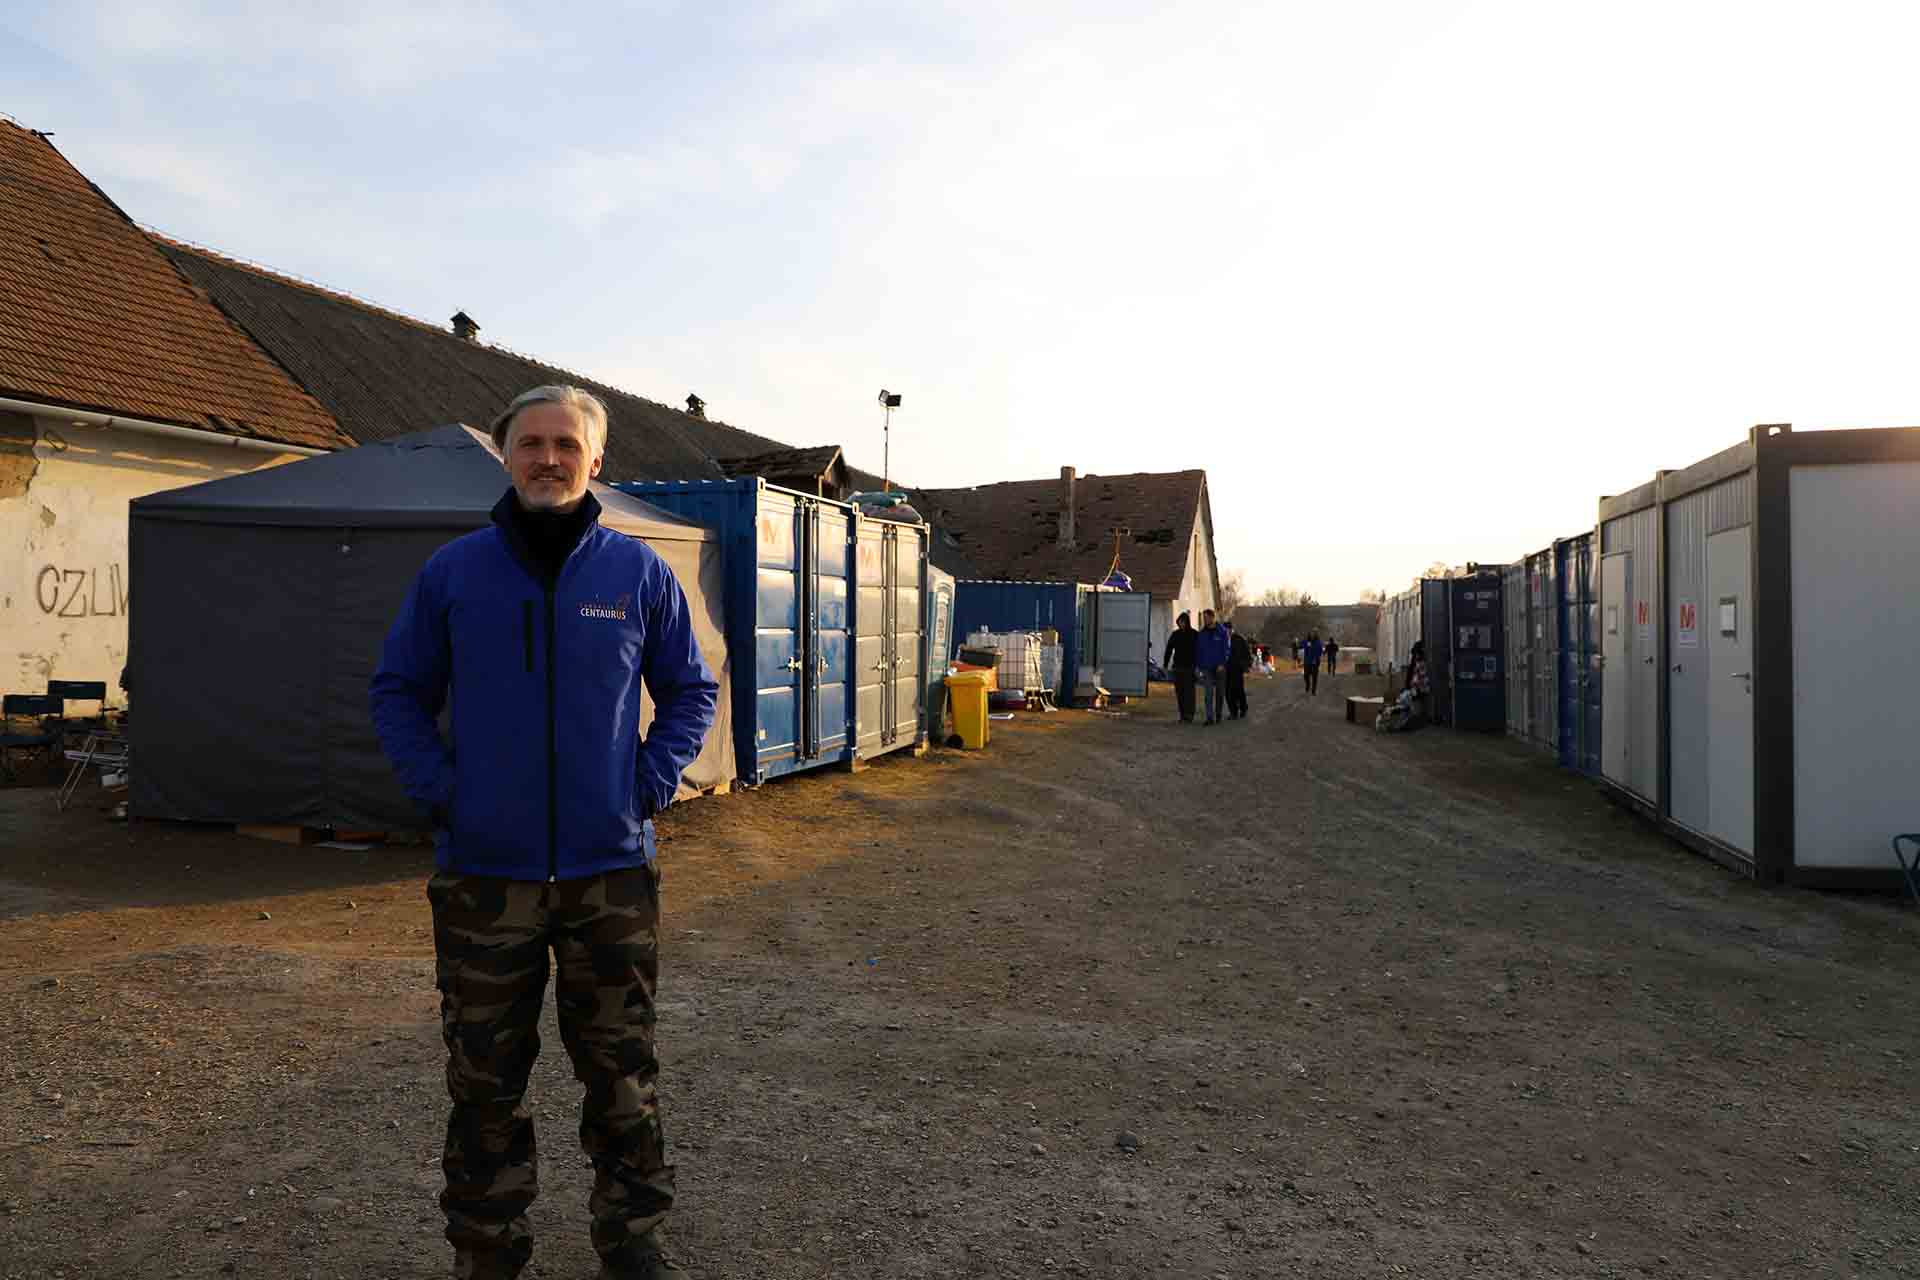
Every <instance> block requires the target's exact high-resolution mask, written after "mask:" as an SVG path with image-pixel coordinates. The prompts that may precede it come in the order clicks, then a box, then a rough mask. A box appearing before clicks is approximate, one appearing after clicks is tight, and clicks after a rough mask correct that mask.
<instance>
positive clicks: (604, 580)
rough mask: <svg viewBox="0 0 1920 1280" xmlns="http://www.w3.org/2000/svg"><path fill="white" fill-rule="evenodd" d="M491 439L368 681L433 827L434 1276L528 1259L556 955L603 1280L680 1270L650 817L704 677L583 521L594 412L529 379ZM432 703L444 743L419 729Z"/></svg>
mask: <svg viewBox="0 0 1920 1280" xmlns="http://www.w3.org/2000/svg"><path fill="white" fill-rule="evenodd" d="M493 440H494V443H495V445H496V446H498V447H499V449H500V451H501V453H502V455H503V456H504V457H505V459H506V464H507V470H508V472H509V475H510V477H511V481H512V485H511V488H509V489H508V490H507V492H506V493H505V495H503V496H502V497H501V499H500V501H499V502H498V503H497V504H496V505H495V506H494V508H493V523H492V524H491V525H490V526H489V527H487V528H485V529H482V530H480V531H479V532H476V533H470V534H467V535H466V536H465V537H461V538H456V539H455V540H454V541H452V542H450V543H448V544H447V545H446V546H444V547H442V548H441V549H440V550H439V551H437V552H435V553H434V555H433V557H432V558H431V559H430V560H428V561H427V564H426V567H425V568H424V569H422V570H421V571H420V575H419V577H417V578H416V579H415V580H414V583H413V587H412V589H411V591H409V592H408V594H407V598H406V600H405V602H404V603H403V604H402V605H401V607H400V612H399V616H398V617H396V618H395V619H394V622H393V627H392V629H391V630H390V631H389V632H388V633H387V639H386V645H385V647H384V649H383V650H382V652H381V656H380V663H379V667H378V669H377V670H376V671H375V673H374V676H373V680H372V685H371V700H372V708H373V722H374V727H375V729H376V730H377V731H378V733H379V735H380V741H381V745H382V746H383V747H384V748H385V750H386V753H387V756H388V758H389V759H390V760H391V761H392V763H393V768H394V772H395V773H396V774H397V775H398V776H399V779H400V782H401V785H402V786H403V787H404V788H405V790H406V791H407V793H408V794H409V795H410V796H411V797H412V798H413V800H414V802H415V803H416V804H418V805H419V806H420V808H421V809H422V811H423V812H426V813H428V814H430V815H431V818H430V820H431V822H432V826H433V829H434V867H435V871H434V875H433V878H432V879H431V880H429V881H428V882H427V898H428V901H429V902H430V904H431V905H432V908H433V943H434V967H435V974H436V978H435V985H436V986H437V987H438V988H439V991H440V1022H441V1031H442V1033H443V1036H444V1038H445V1040H446V1046H447V1092H448V1094H449V1095H450V1097H451V1099H452V1103H453V1106H452V1111H451V1113H450V1115H449V1116H448V1118H447V1137H446V1150H445V1154H444V1157H443V1159H442V1161H441V1167H442V1169H443V1171H444V1172H445V1175H446V1187H445V1190H444V1191H442V1192H441V1195H440V1207H441V1209H442V1210H443V1211H444V1213H445V1214H446V1219H447V1229H446V1235H447V1240H448V1242H449V1243H450V1244H452V1246H453V1252H454V1271H453V1273H454V1275H455V1276H456V1277H457V1278H458V1280H510V1278H511V1277H513V1276H516V1275H518V1274H519V1273H520V1271H521V1269H522V1268H524V1267H525V1266H526V1265H527V1261H528V1259H529V1258H530V1257H531V1256H532V1254H533V1233H532V1230H531V1228H530V1227H529V1225H528V1221H527V1208H528V1206H529V1205H531V1204H532V1202H533V1199H534V1196H535V1194H536V1192H537V1190H538V1185H539V1178H538V1168H537V1163H536V1156H535V1143H534V1131H533V1119H532V1115H531V1113H530V1112H529V1111H528V1109H527V1105H526V1101H525V1095H526V1090H527V1076H528V1073H529V1072H530V1071H531V1070H532V1068H533V1062H534V1059H535V1057H536V1056H538V1054H539V1052H540V1036H539V1030H538V1027H539V1021H540V1006H541V1002H542V1000H543V999H544V998H545V995H546V987H547V975H548V967H549V964H548V962H549V952H551V958H552V960H553V962H554V964H555V966H556V967H557V968H558V972H559V976H558V980H557V982H556V984H555V1005H556V1009H557V1013H558V1020H559V1024H560V1037H561V1040H562V1041H563V1042H564V1044H565V1045H566V1050H567V1054H568V1056H569V1057H571V1058H572V1060H573V1070H574V1075H575V1077H576V1078H577V1079H578V1080H580V1082H581V1083H582V1084H583V1085H584V1086H585V1097H584V1099H583V1101H582V1104H581V1109H580V1142H581V1145H582V1146H583V1147H584V1148H585V1149H586V1153H587V1156H588V1158H589V1159H590V1160H591V1162H592V1164H593V1168H594V1186H593V1195H592V1198H591V1200H590V1201H589V1202H588V1207H589V1210H590V1212H591V1214H592V1218H593V1225H592V1232H591V1234H592V1240H593V1246H594V1249H595V1251H596V1252H597V1253H598V1254H599V1256H600V1276H601V1277H602V1280H643V1278H649V1280H651V1278H657V1277H661V1276H670V1275H684V1274H686V1273H685V1272H684V1271H683V1270H682V1269H681V1268H679V1267H678V1266H676V1265H674V1264H673V1263H672V1262H671V1261H670V1260H669V1259H668V1258H667V1256H666V1253H665V1250H664V1247H663V1244H662V1241H661V1239H660V1235H659V1227H660V1224H661V1222H662V1221H663V1220H664V1219H665V1218H666V1216H667V1212H668V1210H669V1209H671V1208H672V1206H673V1196H674V1169H673V1166H672V1165H671V1164H668V1163H667V1160H666V1142H665V1138H664V1136H663V1134H662V1130H661V1126H660V1107H659V1099H658V1095H657V1093H656V1089H655V1080H656V1077H657V1076H658V1075H659V1063H658V1061H657V1059H656V1058H655V1055H654V1041H653V1026H654V994H655V985H656V982H657V981H658V977H659V952H658V945H659V917H660V878H659V874H658V871H657V869H656V863H655V860H654V833H653V818H654V815H655V814H657V813H659V812H660V811H661V810H663V809H665V808H666V807H667V805H669V804H670V803H672V801H673V795H674V791H675V789H676V788H677V787H678V785H679V782H680V774H681V772H682V771H683V770H684V769H685V768H686V767H687V765H688V764H690V763H691V762H692V761H693V759H694V757H695V756H696V755H698V754H699V751H700V746H701V743H702V741H703V740H704V739H705V737H706V733H707V729H708V727H709V726H710V725H711V724H712V723H713V717H714V706H715V702H716V699H717V696H718V692H719V686H718V685H717V684H716V683H715V681H714V678H713V675H712V673H711V672H709V671H708V669H707V666H706V663H705V662H704V661H702V659H701V656H700V650H699V648H698V645H697V643H696V641H695V638H694V633H693V624H692V619H691V617H690V615H689V612H688V609H687V600H686V596H685V595H684V593H683V592H682V591H681V589H680V584H679V583H678V582H677V581H675V580H674V577H673V574H672V572H671V571H670V570H669V569H668V568H667V566H666V564H665V562H663V561H662V560H661V559H660V558H659V556H657V555H655V554H654V552H653V551H652V549H651V548H649V547H648V546H646V544H644V543H642V542H640V541H639V540H638V539H635V538H629V537H627V536H626V535H624V534H620V533H616V532H614V531H613V530H611V529H606V528H602V527H601V526H600V525H599V523H598V516H599V512H600V504H599V502H598V501H597V500H596V499H595V498H594V496H593V494H591V493H590V492H588V482H589V481H590V480H591V479H592V478H593V477H594V476H595V475H597V474H598V473H599V471H600V466H601V460H602V457H603V456H604V453H605V450H606V442H607V411H606V406H605V405H603V404H602V403H601V402H600V401H599V400H598V399H596V398H595V397H594V396H592V395H589V394H588V393H586V392H584V391H581V390H579V389H578V388H576V387H564V386H546V387H535V388H534V389H533V390H531V391H528V392H526V393H525V394H523V395H521V396H519V397H517V398H516V399H515V400H514V401H513V402H512V403H511V404H509V405H508V406H507V407H506V409H505V410H504V411H503V412H502V413H501V414H500V416H499V417H498V418H497V419H495V421H494V424H493ZM643 685H644V686H645V689H646V691H647V693H648V694H649V695H651V697H652V699H653V705H654V718H653V723H652V724H651V725H650V726H649V728H648V730H647V734H646V737H645V738H644V739H643V738H642V737H641V736H640V693H641V688H642V686H643ZM449 702H451V704H452V716H451V741H449V740H448V739H446V738H443V737H442V736H441V735H440V732H439V729H438V726H437V720H438V717H439V715H440V713H441V710H442V708H443V707H444V706H446V705H447V704H448V703H449Z"/></svg>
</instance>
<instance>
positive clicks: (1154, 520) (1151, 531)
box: [912, 467, 1220, 656]
mask: <svg viewBox="0 0 1920 1280" xmlns="http://www.w3.org/2000/svg"><path fill="white" fill-rule="evenodd" d="M912 493H913V499H914V503H915V505H916V506H918V507H919V509H920V512H921V514H922V515H924V516H925V517H926V518H927V519H928V520H929V521H931V522H932V523H934V524H935V525H936V526H938V527H939V528H940V529H942V530H943V531H944V533H945V535H946V536H947V537H949V538H951V540H952V543H953V545H954V547H955V548H956V549H957V551H958V554H959V557H960V558H961V559H962V560H964V562H965V569H964V570H963V571H962V572H963V573H964V574H965V576H969V577H977V578H996V579H1006V580H1011V581H1017V582H1090V583H1099V582H1104V581H1105V580H1106V578H1107V575H1108V573H1109V572H1110V571H1111V570H1112V569H1113V568H1115V567H1118V568H1119V569H1120V570H1121V571H1122V572H1124V573H1126V574H1127V575H1128V577H1130V578H1131V579H1132V581H1133V586H1134V589H1135V590H1140V591H1146V592H1149V593H1151V595H1152V596H1153V636H1154V646H1155V648H1156V649H1158V648H1159V647H1160V646H1161V645H1162V644H1163V643H1164V642H1165V637H1166V633H1167V631H1168V630H1169V629H1170V628H1171V626H1172V621H1173V618H1174V617H1175V616H1176V615H1178V614H1179V613H1180V612H1181V611H1182V610H1188V611H1191V612H1193V613H1194V614H1195V615H1196V616H1197V615H1198V612H1199V611H1200V610H1201V609H1210V608H1212V607H1213V606H1214V602H1215V600H1216V598H1217V594H1218V585H1219V581H1220V571H1219V566H1218V563H1217V561H1216V558H1215V555H1214V549H1213V509H1212V506H1211V505H1210V503H1209V501H1208V497H1207V473H1206V472H1205V471H1167V472H1136V473H1134V474H1131V475H1114V476H1102V475H1084V476H1083V475H1080V474H1078V472H1077V471H1076V470H1075V469H1074V468H1072V467H1063V468H1061V472H1060V475H1059V477H1058V478H1057V479H1051V480H1012V481H1003V482H1001V483H998V484H983V485H978V486H975V487H973V488H970V489H915V490H913V491H912ZM940 542H941V539H938V538H936V540H935V558H936V560H937V559H938V558H939V554H940ZM1156 656H1158V655H1157V654H1156Z"/></svg>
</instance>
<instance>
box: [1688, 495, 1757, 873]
mask: <svg viewBox="0 0 1920 1280" xmlns="http://www.w3.org/2000/svg"><path fill="white" fill-rule="evenodd" d="M1752 539H1753V530H1752V528H1751V526H1744V527H1742V528H1739V529H1728V530H1727V531H1726V532H1725V533H1716V534H1714V535H1713V536H1712V537H1710V538H1708V539H1707V598H1706V600H1705V601H1704V602H1703V605H1704V609H1703V611H1706V610H1710V612H1707V616H1706V617H1703V618H1701V619H1700V621H1701V622H1702V623H1704V624H1706V625H1705V629H1706V632H1707V653H1708V659H1709V661H1708V672H1709V679H1710V681H1711V683H1710V684H1709V686H1708V694H1707V704H1708V723H1709V726H1710V728H1709V731H1708V738H1707V771H1708V779H1709V781H1708V784H1707V795H1708V799H1709V806H1710V807H1709V810H1708V812H1709V815H1710V817H1709V826H1708V830H1707V834H1709V835H1711V836H1713V837H1714V838H1715V839H1716V840H1719V841H1721V842H1722V843H1724V844H1728V845H1731V846H1733V847H1734V848H1735V849H1738V850H1740V852H1742V853H1747V854H1751V853H1752V852H1753V597H1752V592H1751V591H1750V590H1749V589H1748V588H1749V579H1750V575H1751V574H1752V571H1753V567H1752V561H1751V560H1750V559H1749V558H1748V556H1749V554H1750V553H1751V551H1752V549H1753V544H1752Z"/></svg>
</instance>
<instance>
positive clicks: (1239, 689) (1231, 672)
mask: <svg viewBox="0 0 1920 1280" xmlns="http://www.w3.org/2000/svg"><path fill="white" fill-rule="evenodd" d="M1220 625H1221V626H1223V627H1225V628H1226V629H1227V671H1226V680H1227V719H1229V720H1244V719H1246V715H1247V672H1248V671H1250V670H1252V669H1253V646H1252V645H1250V644H1248V643H1247V638H1246V637H1245V636H1243V635H1241V634H1240V633H1239V632H1238V631H1235V630H1234V629H1233V623H1232V622H1223V623H1221V624H1220Z"/></svg>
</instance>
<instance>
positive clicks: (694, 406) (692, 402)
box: [687, 391, 707, 421]
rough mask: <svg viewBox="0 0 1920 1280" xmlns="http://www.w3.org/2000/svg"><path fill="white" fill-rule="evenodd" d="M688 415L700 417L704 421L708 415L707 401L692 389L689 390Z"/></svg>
mask: <svg viewBox="0 0 1920 1280" xmlns="http://www.w3.org/2000/svg"><path fill="white" fill-rule="evenodd" d="M687 416H688V417H689V418H699V419H701V420H702V421H704V420H705V419H706V416H707V402H706V401H705V400H702V399H701V398H700V397H699V396H697V395H695V394H693V392H691V391H689V392H687Z"/></svg>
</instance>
